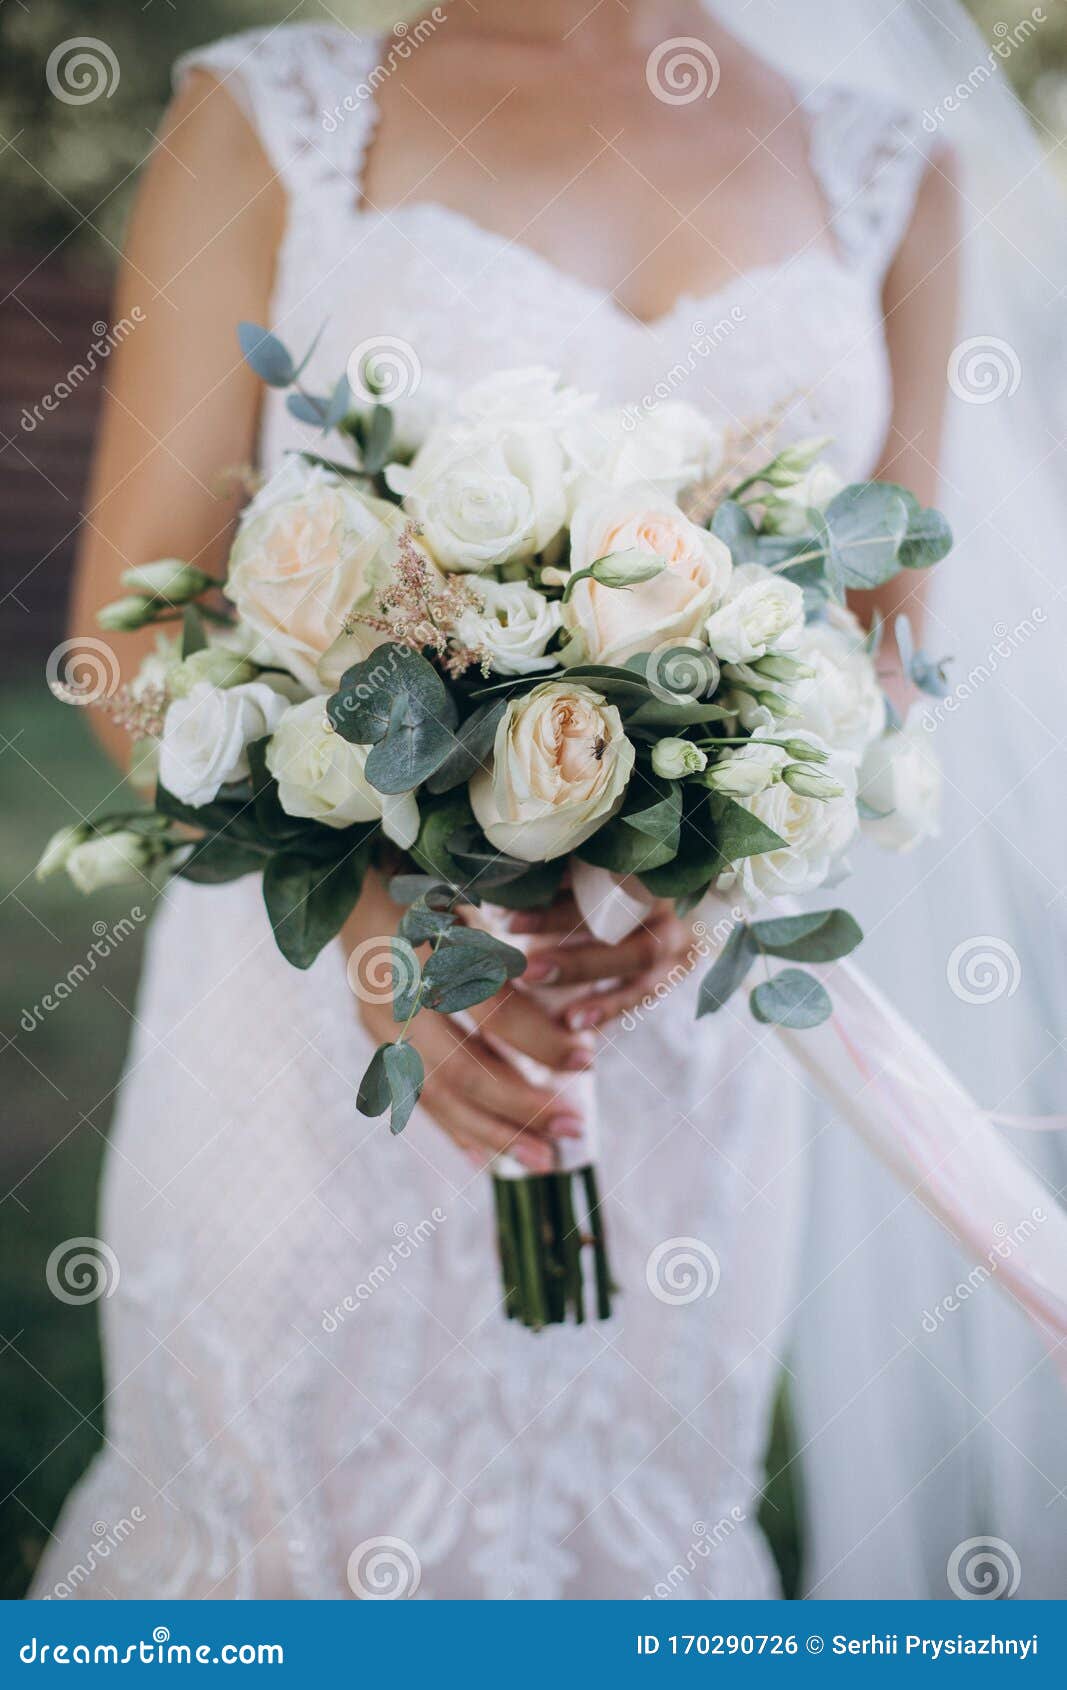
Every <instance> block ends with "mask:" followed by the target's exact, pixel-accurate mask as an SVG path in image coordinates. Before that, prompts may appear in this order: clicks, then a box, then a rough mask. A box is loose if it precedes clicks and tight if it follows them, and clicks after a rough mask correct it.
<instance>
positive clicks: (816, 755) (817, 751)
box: [776, 739, 830, 763]
mask: <svg viewBox="0 0 1067 1690" xmlns="http://www.w3.org/2000/svg"><path fill="white" fill-rule="evenodd" d="M776 743H777V744H780V745H781V747H782V750H783V751H786V752H788V754H789V756H790V757H795V758H796V760H797V762H798V763H826V762H828V761H829V757H830V753H829V752H828V751H824V750H823V749H822V747H821V746H818V745H812V744H811V743H810V741H808V740H806V739H783V740H779V741H777V742H776Z"/></svg>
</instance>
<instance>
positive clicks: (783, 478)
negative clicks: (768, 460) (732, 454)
mask: <svg viewBox="0 0 1067 1690" xmlns="http://www.w3.org/2000/svg"><path fill="white" fill-rule="evenodd" d="M832 439H833V436H832V435H830V434H819V435H814V436H813V437H812V438H811V439H810V440H798V441H797V442H796V444H795V445H794V446H787V447H786V449H785V451H784V452H779V454H778V456H777V457H776V458H775V459H774V461H773V463H772V464H771V465H770V466H769V468H768V470H767V473H766V475H765V476H764V478H763V479H764V480H765V481H769V482H770V484H771V486H772V487H790V486H791V485H792V484H793V482H794V481H799V480H800V478H801V476H802V475H804V474H806V472H807V471H808V470H809V469H810V468H811V466H812V464H813V463H814V462H815V460H816V458H817V457H818V456H819V454H820V453H821V452H824V451H825V450H826V448H827V446H829V444H830V442H831V440H832Z"/></svg>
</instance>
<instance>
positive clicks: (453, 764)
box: [426, 698, 508, 793]
mask: <svg viewBox="0 0 1067 1690" xmlns="http://www.w3.org/2000/svg"><path fill="white" fill-rule="evenodd" d="M507 707H508V701H507V699H506V698H493V699H490V700H489V701H488V702H487V703H485V704H480V705H479V706H478V708H477V709H476V710H475V711H473V712H472V714H471V715H469V716H468V717H467V719H466V721H464V722H461V723H460V725H459V727H458V729H457V730H456V734H455V737H454V741H453V745H452V749H451V750H450V751H449V753H448V756H447V757H446V758H445V759H444V761H443V762H442V763H441V764H440V765H439V767H438V768H436V769H435V770H434V772H433V774H432V775H431V776H430V778H429V780H428V781H427V782H426V787H427V791H429V792H435V793H436V792H448V791H450V790H451V788H452V787H454V786H460V785H462V784H464V783H465V782H466V781H469V780H470V779H471V778H472V776H474V775H476V774H477V772H478V770H479V769H481V768H484V767H485V766H486V763H487V760H488V758H489V754H490V752H491V751H492V749H493V741H494V740H495V738H496V730H497V727H498V725H499V723H500V719H501V717H502V716H503V714H504V712H505V710H506V709H507Z"/></svg>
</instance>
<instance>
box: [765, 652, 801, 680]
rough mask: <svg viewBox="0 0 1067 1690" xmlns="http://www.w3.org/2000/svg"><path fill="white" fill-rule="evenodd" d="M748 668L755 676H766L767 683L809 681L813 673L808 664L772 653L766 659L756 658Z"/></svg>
mask: <svg viewBox="0 0 1067 1690" xmlns="http://www.w3.org/2000/svg"><path fill="white" fill-rule="evenodd" d="M749 667H750V668H752V669H755V671H756V673H757V675H766V677H767V679H768V680H769V681H810V680H811V677H812V676H813V675H814V673H815V671H814V669H813V668H812V667H811V665H810V663H798V662H797V660H796V658H795V657H783V656H781V654H780V653H778V652H773V651H769V652H768V653H767V655H766V657H757V658H756V660H755V662H754V663H752V664H750V665H749Z"/></svg>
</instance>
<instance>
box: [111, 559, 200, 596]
mask: <svg viewBox="0 0 1067 1690" xmlns="http://www.w3.org/2000/svg"><path fill="white" fill-rule="evenodd" d="M122 584H123V586H124V587H129V588H130V589H131V591H133V592H135V593H141V594H143V595H144V596H145V597H147V598H160V599H166V600H167V601H168V602H169V603H170V604H184V603H185V601H186V599H195V598H196V596H197V594H198V593H203V592H206V590H207V589H208V587H210V586H212V585H213V582H212V579H211V576H210V575H205V574H204V571H203V570H202V569H197V567H196V565H195V564H192V563H183V562H182V560H181V558H178V557H165V558H160V560H159V562H158V563H139V564H137V565H136V566H135V567H134V568H133V569H124V570H123V572H122Z"/></svg>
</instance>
